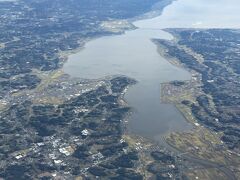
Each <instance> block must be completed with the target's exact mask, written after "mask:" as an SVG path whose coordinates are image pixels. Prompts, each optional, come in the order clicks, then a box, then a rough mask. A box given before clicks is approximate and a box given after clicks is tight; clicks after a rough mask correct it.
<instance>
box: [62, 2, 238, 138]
mask: <svg viewBox="0 0 240 180" xmlns="http://www.w3.org/2000/svg"><path fill="white" fill-rule="evenodd" d="M230 2H231V0H230V1H227V0H211V1H209V0H208V1H207V0H194V1H192V0H179V1H176V2H174V3H173V4H171V5H169V6H168V7H166V8H165V9H164V11H163V14H162V15H161V16H158V17H156V18H152V19H145V20H140V21H136V22H134V25H135V26H137V27H138V29H136V30H132V31H127V32H126V33H125V34H123V35H116V36H108V37H101V38H98V39H95V40H92V41H90V42H88V43H87V44H86V46H85V48H84V49H83V50H82V51H80V52H78V53H76V54H73V55H70V56H69V59H68V61H67V63H66V64H65V65H64V71H65V72H66V73H68V74H70V75H71V76H74V77H80V78H88V79H97V78H101V77H104V76H109V75H126V76H129V77H131V78H134V79H136V80H137V81H138V83H137V84H136V85H134V86H132V87H131V88H130V89H129V90H128V92H127V94H126V96H125V99H126V101H127V102H128V103H129V105H130V106H131V107H133V110H134V112H133V114H132V115H131V117H130V120H129V130H130V131H132V132H134V133H137V134H140V135H142V136H144V137H150V138H153V139H154V138H156V137H159V136H161V135H164V134H166V133H169V132H173V131H184V130H188V129H190V128H191V125H190V124H188V123H187V122H186V121H185V119H184V117H183V116H182V115H181V113H180V112H179V111H178V110H177V109H176V108H175V107H174V106H173V105H170V104H167V105H166V104H161V103H160V83H162V82H168V81H172V80H189V79H190V78H191V76H190V74H189V73H188V72H187V71H185V70H183V69H180V68H178V67H175V66H173V65H171V64H170V63H169V62H168V61H167V60H166V59H164V58H163V57H161V56H160V55H159V54H158V52H157V47H156V45H155V44H154V43H153V42H152V41H151V39H152V38H156V39H168V40H170V39H172V38H173V37H172V36H171V34H169V33H167V32H165V31H163V30H161V29H163V28H168V27H186V28H188V27H198V28H199V27H215V26H216V25H218V26H220V27H225V26H224V25H226V26H227V27H235V26H236V17H235V16H234V15H236V14H238V13H239V12H240V11H238V10H236V9H239V8H236V7H235V6H236V4H234V3H237V5H239V3H238V2H237V0H232V5H231V4H230V5H229V7H227V8H226V9H225V10H226V12H225V13H230V11H231V13H230V14H231V15H232V16H230V15H229V14H228V15H227V16H228V20H225V18H222V21H221V23H220V24H219V21H220V20H219V18H217V19H216V16H217V14H214V12H216V13H223V11H224V10H222V8H223V7H225V6H226V4H229V3H230ZM223 5H225V6H223ZM239 7H240V6H239ZM220 8H221V10H219V9H220ZM234 12H235V14H234ZM222 15H223V14H222ZM224 17H225V16H224ZM238 17H239V16H238ZM224 20H225V21H224ZM232 22H235V23H232Z"/></svg>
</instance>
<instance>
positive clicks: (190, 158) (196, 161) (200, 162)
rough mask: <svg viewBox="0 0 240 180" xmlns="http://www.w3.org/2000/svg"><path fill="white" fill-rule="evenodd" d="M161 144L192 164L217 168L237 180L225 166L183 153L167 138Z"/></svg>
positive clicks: (229, 177) (230, 179) (232, 179)
mask: <svg viewBox="0 0 240 180" xmlns="http://www.w3.org/2000/svg"><path fill="white" fill-rule="evenodd" d="M161 143H163V146H164V147H165V148H166V149H168V150H169V151H172V152H174V153H176V154H179V155H180V156H181V157H182V158H183V159H185V160H187V161H189V162H192V163H194V164H197V165H201V166H203V167H205V168H216V169H218V170H220V171H221V172H223V173H224V174H225V175H226V177H227V178H228V179H229V180H237V178H236V176H235V175H234V173H233V172H232V171H231V170H230V169H229V168H228V167H227V166H225V165H223V164H219V163H216V162H212V161H209V160H206V159H201V158H198V157H194V156H191V155H189V153H185V152H183V151H181V150H180V149H178V148H176V147H174V146H173V145H171V144H169V143H168V142H167V141H166V139H165V137H162V138H161Z"/></svg>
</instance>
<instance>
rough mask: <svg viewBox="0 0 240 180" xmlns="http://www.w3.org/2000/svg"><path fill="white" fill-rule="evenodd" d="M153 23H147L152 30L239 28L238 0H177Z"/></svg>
mask: <svg viewBox="0 0 240 180" xmlns="http://www.w3.org/2000/svg"><path fill="white" fill-rule="evenodd" d="M153 21H154V23H153V22H149V24H151V27H152V28H159V27H160V28H167V27H197V28H211V27H216V28H217V27H219V28H240V0H177V1H175V2H173V3H172V4H171V5H169V6H167V7H166V8H165V9H164V11H163V14H162V16H161V17H157V18H153ZM139 23H140V24H139ZM149 24H141V21H139V22H137V24H136V25H137V26H141V27H149Z"/></svg>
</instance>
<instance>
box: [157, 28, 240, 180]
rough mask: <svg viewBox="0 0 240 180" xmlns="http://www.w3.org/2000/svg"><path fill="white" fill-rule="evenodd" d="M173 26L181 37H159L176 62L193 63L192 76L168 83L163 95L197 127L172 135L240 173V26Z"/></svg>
mask: <svg viewBox="0 0 240 180" xmlns="http://www.w3.org/2000/svg"><path fill="white" fill-rule="evenodd" d="M167 31H169V32H170V33H172V34H173V35H174V36H175V37H176V38H175V40H173V41H164V40H155V42H156V44H158V45H159V46H160V47H161V51H159V52H160V53H161V54H162V55H163V56H165V57H166V58H168V59H169V61H170V62H172V63H173V64H175V65H178V66H181V67H183V68H186V69H188V70H189V71H190V72H191V73H192V79H191V80H190V81H175V82H170V83H165V84H163V85H162V101H163V102H165V103H174V104H175V105H176V106H177V108H178V109H179V110H180V111H181V112H182V113H183V115H184V116H185V117H186V119H187V120H188V121H189V122H191V123H192V124H194V129H193V130H192V131H191V132H186V133H175V134H171V135H170V136H168V137H167V138H166V141H167V142H168V143H169V144H170V145H172V146H173V147H175V148H176V149H178V150H180V152H184V153H187V154H188V155H189V156H191V155H194V157H198V158H200V159H202V160H204V161H209V160H210V161H212V162H215V163H217V164H218V165H220V166H226V167H228V168H229V169H231V171H232V172H234V173H235V174H236V177H237V175H238V173H239V165H240V164H239V161H240V154H239V153H240V152H239V145H240V144H239V137H240V136H239V132H240V131H239V130H240V129H239V117H240V111H239V105H240V104H239V98H240V96H239V85H240V84H239V83H240V81H239V78H240V77H239V59H240V56H239V42H240V39H239V31H238V30H230V29H209V30H194V29H168V30H167ZM202 178H206V177H204V176H203V177H202ZM209 178H210V177H209ZM228 178H229V177H228Z"/></svg>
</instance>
